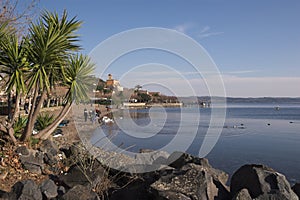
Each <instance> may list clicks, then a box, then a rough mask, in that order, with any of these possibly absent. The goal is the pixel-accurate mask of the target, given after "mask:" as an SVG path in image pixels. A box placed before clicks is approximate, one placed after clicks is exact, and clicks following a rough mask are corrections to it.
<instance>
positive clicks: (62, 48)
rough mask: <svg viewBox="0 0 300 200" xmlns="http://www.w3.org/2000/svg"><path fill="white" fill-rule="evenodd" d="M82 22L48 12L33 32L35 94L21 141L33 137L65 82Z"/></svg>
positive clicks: (30, 53)
mask: <svg viewBox="0 0 300 200" xmlns="http://www.w3.org/2000/svg"><path fill="white" fill-rule="evenodd" d="M80 25H81V22H80V21H78V20H76V19H75V18H72V19H71V20H68V16H67V12H66V11H64V13H63V15H62V17H61V19H60V18H59V16H58V14H57V13H50V12H48V11H44V12H43V13H42V15H41V17H40V19H39V21H38V22H37V23H36V24H31V26H30V29H29V48H28V59H29V60H30V63H31V66H30V75H29V77H30V79H29V80H28V81H29V82H28V91H32V92H33V93H34V95H33V101H32V102H33V103H32V106H31V109H30V112H29V115H28V121H27V124H26V128H25V132H24V134H23V135H22V137H21V140H23V141H25V140H28V139H29V137H30V136H31V134H32V131H33V127H34V122H35V121H36V118H37V116H38V114H39V111H40V108H41V106H42V103H43V101H44V99H45V97H46V94H47V93H49V92H50V89H51V88H52V87H54V85H55V83H57V82H59V81H61V78H62V75H63V66H64V65H65V64H66V62H67V59H68V58H69V55H70V54H71V53H72V51H76V50H79V46H78V45H77V44H76V42H77V41H78V35H76V34H75V32H76V31H77V30H78V29H79V27H80Z"/></svg>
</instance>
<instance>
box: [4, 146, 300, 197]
mask: <svg viewBox="0 0 300 200" xmlns="http://www.w3.org/2000/svg"><path fill="white" fill-rule="evenodd" d="M15 153H16V154H17V155H18V156H19V161H20V163H21V165H22V167H23V168H24V169H25V170H27V171H28V173H34V174H37V175H41V176H42V175H43V176H45V175H46V176H45V177H46V178H45V179H44V180H43V181H42V182H40V183H38V182H35V181H33V180H30V179H26V180H21V181H18V182H16V183H15V184H14V185H13V186H12V188H11V190H10V191H2V190H0V199H35V200H42V199H65V200H71V199H72V200H76V199H81V200H84V199H112V200H114V199H133V200H134V199H141V200H148V199H149V200H153V199H154V200H156V199H157V200H161V199H168V200H178V199H179V200H201V199H203V200H204V199H205V200H227V199H228V200H248V199H249V200H250V199H257V200H264V199H274V200H277V199H278V200H284V199H286V200H297V199H299V195H300V184H299V183H298V184H295V185H294V186H293V187H291V186H290V184H289V182H288V181H287V180H286V178H285V176H284V175H283V174H280V173H278V172H276V171H275V170H273V169H272V168H270V167H267V166H264V165H255V164H249V165H244V166H241V167H240V168H239V169H238V170H237V171H236V172H235V173H234V174H233V176H232V177H231V180H228V178H229V176H228V174H226V173H225V172H223V171H221V170H218V169H215V168H213V167H212V166H211V165H210V164H209V162H208V160H207V159H205V158H198V157H194V156H192V155H189V154H186V153H181V152H174V153H172V154H171V155H168V154H167V153H166V152H155V154H151V153H150V154H148V153H149V152H148V151H143V152H142V153H141V154H138V156H137V157H136V158H134V159H133V158H131V159H128V160H130V161H132V160H135V161H137V163H141V161H142V164H135V165H131V164H130V165H127V166H129V168H130V169H131V171H128V170H127V171H126V170H125V171H122V170H118V169H113V168H109V167H107V166H106V165H103V163H100V162H99V160H100V159H99V160H98V159H95V157H94V156H91V155H90V154H89V153H87V152H85V151H83V147H81V146H80V144H76V145H71V146H69V147H64V148H59V147H58V146H57V145H56V144H55V143H54V142H53V141H51V140H46V141H44V142H43V143H42V144H41V145H40V147H39V148H38V149H37V150H33V149H28V148H27V147H25V146H20V147H18V148H17V149H16V150H15ZM149 155H150V156H149ZM106 156H107V155H106ZM115 160H118V159H115ZM122 160H123V161H122V162H124V160H127V158H126V157H125V158H124V157H123V159H122ZM152 165H159V166H160V167H159V169H158V170H155V171H151V170H148V172H144V173H136V171H138V170H137V169H146V168H147V167H148V168H149V166H152ZM4 181H5V178H4Z"/></svg>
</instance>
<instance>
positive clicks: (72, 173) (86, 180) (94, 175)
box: [59, 165, 107, 188]
mask: <svg viewBox="0 0 300 200" xmlns="http://www.w3.org/2000/svg"><path fill="white" fill-rule="evenodd" d="M104 176H105V178H106V176H107V173H106V170H105V169H104V168H103V167H101V166H97V167H95V168H93V169H87V170H86V171H83V169H82V168H80V167H79V166H77V165H73V166H72V167H71V168H70V169H69V170H68V172H67V174H64V175H61V176H59V180H60V181H61V182H63V183H64V185H66V186H67V187H69V188H72V187H74V186H76V185H85V186H86V185H90V186H96V185H97V184H99V183H100V182H101V181H102V179H103V177H104Z"/></svg>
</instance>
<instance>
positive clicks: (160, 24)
mask: <svg viewBox="0 0 300 200" xmlns="http://www.w3.org/2000/svg"><path fill="white" fill-rule="evenodd" d="M39 7H40V9H41V10H43V9H47V10H50V11H57V12H58V13H61V12H62V11H63V10H64V9H66V10H67V11H68V13H69V16H70V17H73V16H77V19H79V20H82V21H83V25H82V28H81V29H80V30H79V34H80V35H81V36H80V39H81V45H82V47H83V50H82V52H83V53H85V54H90V55H93V56H94V57H95V53H94V54H93V51H94V52H95V48H96V47H97V45H99V44H103V43H104V42H105V41H107V39H108V38H111V37H112V36H114V35H115V34H120V33H122V32H124V31H128V30H132V29H141V28H144V27H157V28H163V29H167V30H169V29H171V30H176V31H178V34H179V37H180V34H182V35H184V36H186V37H187V38H190V39H191V40H193V41H195V42H197V43H198V44H200V45H201V47H202V48H203V51H202V53H203V55H201V56H199V59H202V58H203V59H207V58H210V59H211V63H210V64H214V65H215V66H216V69H217V72H219V73H220V76H219V75H218V74H216V70H215V69H214V70H212V71H213V72H212V71H211V70H207V69H206V68H205V67H204V68H203V69H205V70H203V69H202V70H201V71H200V73H198V72H199V71H197V70H195V67H194V66H193V65H192V64H191V63H189V62H187V60H185V59H184V58H182V57H180V56H178V55H175V54H174V53H172V52H167V51H164V50H161V49H145V48H144V49H140V50H135V51H131V52H128V53H126V54H124V55H120V56H119V57H118V59H116V60H113V61H112V62H111V63H110V64H109V66H98V65H100V63H101V61H100V63H98V61H95V62H96V65H97V67H99V68H100V72H101V73H100V74H99V76H100V77H101V78H103V79H106V77H107V74H108V73H112V74H113V77H114V78H116V79H119V80H120V82H121V84H122V85H124V86H126V87H134V86H135V85H136V84H140V85H142V86H143V87H144V88H145V89H149V90H162V91H163V92H165V93H168V94H174V95H178V96H189V95H193V94H195V95H199V96H206V95H211V94H215V93H214V92H213V91H214V90H215V89H219V87H220V85H217V84H216V85H214V83H215V82H217V79H218V80H221V81H222V82H223V83H224V91H225V93H224V95H226V96H230V97H300V87H299V86H300V22H299V19H300V12H299V10H300V1H299V0H264V1H261V0H251V1H250V0H152V1H146V0H105V1H104V0H89V1H83V0H63V1H62V0H40V3H39ZM125 33H126V32H125ZM174 34H177V33H174ZM162 35H164V34H162ZM137 37H138V36H137ZM144 37H145V38H146V37H152V36H151V35H148V36H147V34H145V35H144ZM132 39H134V37H132V38H131V40H130V41H127V40H124V41H123V42H121V43H120V44H115V45H114V46H113V47H114V48H115V50H116V52H117V51H118V50H119V49H122V48H123V46H124V45H125V46H126V45H131V43H132ZM175 43H176V40H175ZM122 45H123V46H122ZM178 45H179V46H182V49H183V50H184V49H186V51H187V52H188V51H189V48H188V47H187V46H186V45H185V44H182V43H178ZM96 49H97V48H96ZM104 54H105V53H104ZM104 54H103V53H102V54H101V55H99V54H98V55H96V57H97V59H96V60H101V59H103V57H104V56H105V55H104ZM200 54H201V53H200ZM204 54H206V55H204ZM202 56H204V57H202ZM196 57H197V55H194V58H196ZM183 82H184V83H183Z"/></svg>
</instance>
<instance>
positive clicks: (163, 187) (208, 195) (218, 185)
mask: <svg viewBox="0 0 300 200" xmlns="http://www.w3.org/2000/svg"><path fill="white" fill-rule="evenodd" d="M211 172H212V170H211V169H210V168H208V167H207V166H201V165H196V164H193V163H189V164H186V165H184V166H183V167H182V168H181V169H179V170H176V171H174V172H173V173H171V174H166V175H163V176H161V178H160V179H159V180H158V181H156V182H154V183H153V184H152V185H151V190H152V192H153V194H154V195H155V198H156V199H169V200H171V199H172V200H173V199H174V200H175V199H199V200H200V199H207V200H227V199H230V194H229V191H228V190H227V189H226V187H225V186H224V185H223V184H222V182H221V181H220V180H218V179H217V177H214V176H213V175H212V174H211Z"/></svg>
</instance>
